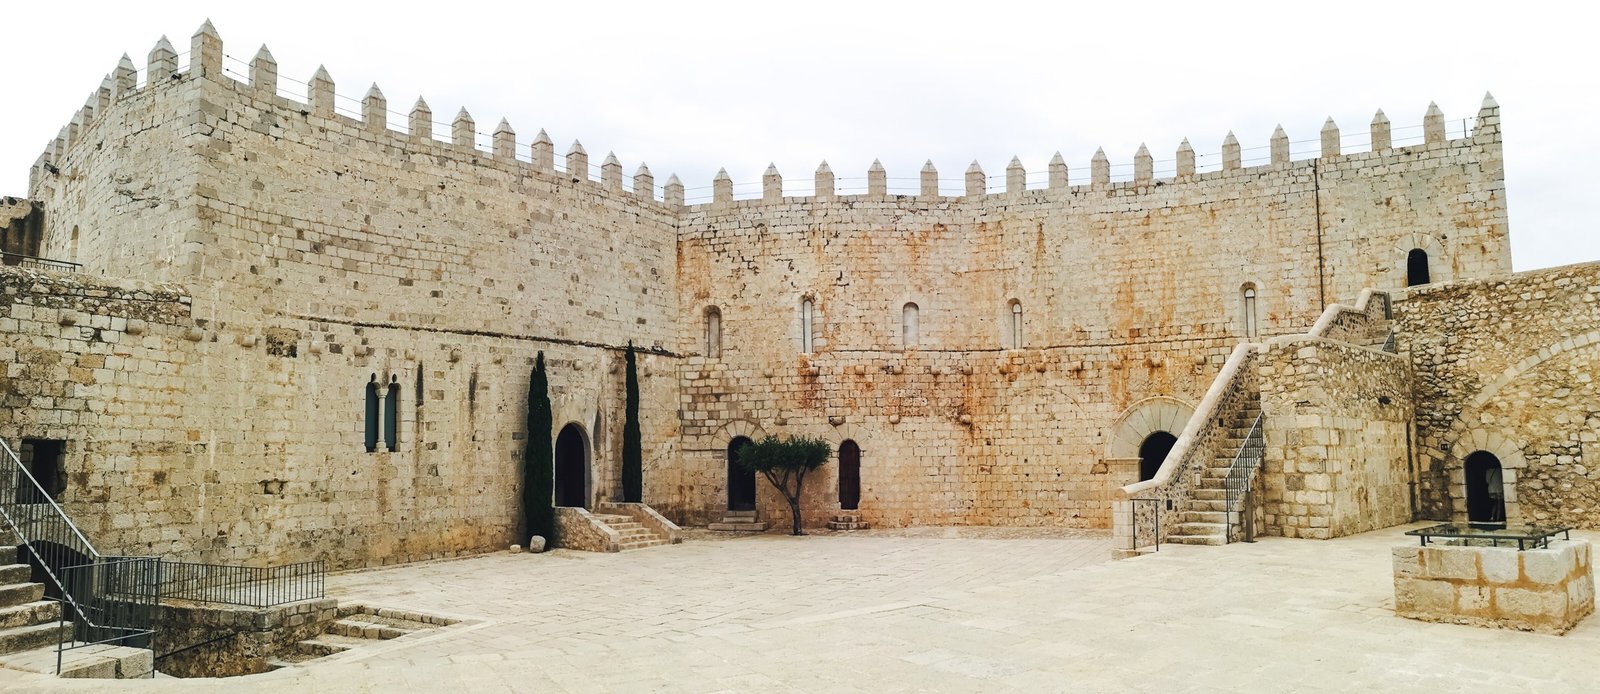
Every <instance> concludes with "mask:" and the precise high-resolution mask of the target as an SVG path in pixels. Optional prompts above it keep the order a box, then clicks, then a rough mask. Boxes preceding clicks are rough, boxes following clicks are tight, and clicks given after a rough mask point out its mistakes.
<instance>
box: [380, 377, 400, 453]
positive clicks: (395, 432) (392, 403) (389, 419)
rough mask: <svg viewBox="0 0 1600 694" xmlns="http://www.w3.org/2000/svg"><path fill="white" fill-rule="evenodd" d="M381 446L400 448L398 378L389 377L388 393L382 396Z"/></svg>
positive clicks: (391, 449) (395, 449) (391, 448)
mask: <svg viewBox="0 0 1600 694" xmlns="http://www.w3.org/2000/svg"><path fill="white" fill-rule="evenodd" d="M383 446H384V448H387V449H389V450H390V451H398V450H400V378H399V377H398V376H390V377H389V393H388V394H387V395H386V396H385V397H384V398H383Z"/></svg>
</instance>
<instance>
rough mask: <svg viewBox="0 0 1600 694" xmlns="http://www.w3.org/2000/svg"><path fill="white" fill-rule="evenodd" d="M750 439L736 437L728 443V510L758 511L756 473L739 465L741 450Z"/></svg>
mask: <svg viewBox="0 0 1600 694" xmlns="http://www.w3.org/2000/svg"><path fill="white" fill-rule="evenodd" d="M747 443H750V439H749V437H745V436H735V437H733V439H732V440H731V441H729V442H728V510H729V511H754V510H756V473H755V471H754V470H750V469H747V468H745V467H744V466H743V465H740V464H739V449H740V448H743V447H744V445H745V444H747Z"/></svg>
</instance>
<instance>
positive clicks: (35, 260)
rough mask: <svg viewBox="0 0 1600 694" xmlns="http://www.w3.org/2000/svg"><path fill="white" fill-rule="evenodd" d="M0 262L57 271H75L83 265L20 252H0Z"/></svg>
mask: <svg viewBox="0 0 1600 694" xmlns="http://www.w3.org/2000/svg"><path fill="white" fill-rule="evenodd" d="M0 262H3V263H4V264H6V265H13V266H16V267H25V268H30V269H33V270H54V271H57V272H77V271H78V268H80V267H83V265H81V264H79V263H73V262H68V261H65V260H54V259H51V258H39V257H35V256H31V255H23V254H21V253H0Z"/></svg>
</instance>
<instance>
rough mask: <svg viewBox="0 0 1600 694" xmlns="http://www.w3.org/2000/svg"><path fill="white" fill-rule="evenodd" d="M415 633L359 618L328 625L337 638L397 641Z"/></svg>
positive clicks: (346, 619) (329, 631)
mask: <svg viewBox="0 0 1600 694" xmlns="http://www.w3.org/2000/svg"><path fill="white" fill-rule="evenodd" d="M413 631H415V630H414V629H402V628H400V627H396V626H391V625H388V624H381V623H378V622H369V621H366V620H364V619H360V618H357V617H346V618H344V619H339V620H335V621H334V622H333V623H332V624H330V625H328V633H329V634H334V635H336V636H349V637H351V638H357V639H378V640H388V639H397V638H400V637H401V636H405V635H406V634H410V633H412V632H413Z"/></svg>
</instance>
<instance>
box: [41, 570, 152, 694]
mask: <svg viewBox="0 0 1600 694" xmlns="http://www.w3.org/2000/svg"><path fill="white" fill-rule="evenodd" d="M60 571H61V581H62V585H63V587H64V591H63V593H64V594H65V595H70V596H71V599H70V600H62V605H61V624H62V627H63V628H62V630H61V632H60V636H59V637H58V639H57V643H56V672H57V673H59V672H61V660H62V658H63V656H64V654H65V653H66V652H67V651H70V650H72V649H74V648H83V647H85V646H94V645H100V644H110V645H116V646H128V647H132V648H150V645H151V643H150V642H151V636H152V635H153V634H155V624H156V611H157V610H158V609H159V606H160V604H161V560H160V559H158V558H155V557H105V558H101V559H98V560H96V561H94V562H91V563H88V564H81V565H78V566H68V567H64V568H62V569H61V570H60ZM69 622H70V623H71V625H72V628H71V629H67V628H65V627H66V625H67V623H69ZM69 635H70V640H69V639H68V636H69ZM149 674H150V675H151V676H154V671H151V672H150V673H149Z"/></svg>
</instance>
